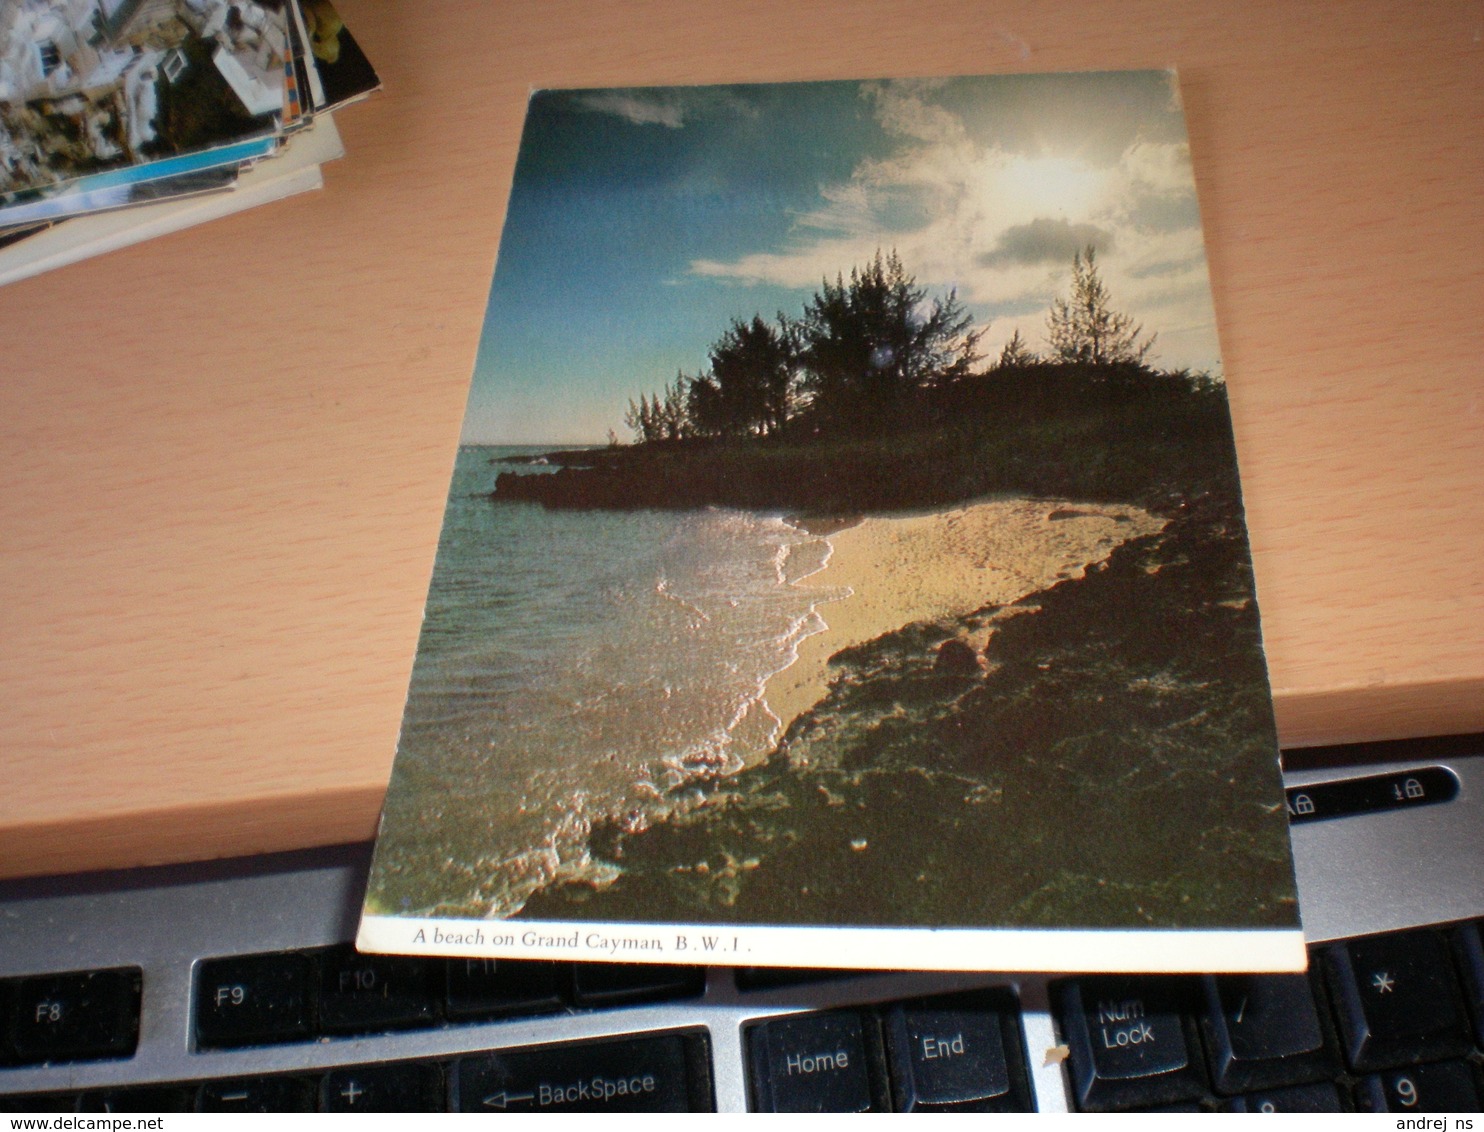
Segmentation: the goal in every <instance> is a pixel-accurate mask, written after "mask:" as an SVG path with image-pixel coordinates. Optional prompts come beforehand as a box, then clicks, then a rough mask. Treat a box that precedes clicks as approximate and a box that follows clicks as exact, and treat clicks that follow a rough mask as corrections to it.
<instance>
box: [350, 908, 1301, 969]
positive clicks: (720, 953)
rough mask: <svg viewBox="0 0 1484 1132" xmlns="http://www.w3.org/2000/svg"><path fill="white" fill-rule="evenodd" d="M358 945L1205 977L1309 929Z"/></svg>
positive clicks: (1271, 959) (619, 937)
mask: <svg viewBox="0 0 1484 1132" xmlns="http://www.w3.org/2000/svg"><path fill="white" fill-rule="evenodd" d="M356 947H357V948H359V949H360V950H362V951H368V952H373V953H380V954H392V955H428V956H445V957H455V958H459V957H462V958H479V959H555V960H564V959H575V960H581V961H585V962H593V961H602V962H609V963H695V964H715V965H720V966H728V967H733V966H735V967H839V968H849V969H856V970H905V971H1058V972H1067V973H1089V972H1097V971H1118V972H1126V973H1130V974H1198V973H1201V972H1206V971H1227V972H1254V973H1256V972H1261V973H1269V972H1292V971H1302V970H1304V969H1305V967H1306V966H1307V955H1306V952H1305V948H1304V935H1303V932H1302V931H1299V930H1296V929H1292V928H1282V929H1271V930H1270V929H1258V928H1246V929H1242V928H1236V929H1229V930H1223V929H1190V928H1168V929H1165V928H1136V929H1121V930H1120V929H1109V930H1098V929H1086V928H1084V929H1057V928H931V927H904V928H879V927H809V926H804V927H800V926H787V927H775V926H758V925H748V924H707V925H696V924H642V923H609V922H603V921H592V920H582V921H577V920H557V921H553V920H450V919H434V918H417V917H411V916H374V915H367V916H363V917H362V919H361V928H360V932H359V933H358V935H357V936H356Z"/></svg>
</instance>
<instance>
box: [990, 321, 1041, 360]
mask: <svg viewBox="0 0 1484 1132" xmlns="http://www.w3.org/2000/svg"><path fill="white" fill-rule="evenodd" d="M1040 360H1041V359H1040V358H1039V357H1037V356H1036V354H1035V352H1034V351H1033V350H1032V349H1031V348H1030V347H1029V346H1027V345H1026V344H1025V339H1024V338H1022V337H1021V336H1020V331H1019V329H1017V330H1016V331H1015V333H1014V334H1012V335H1011V336H1010V341H1008V342H1006V343H1005V345H1004V347H1003V348H1002V349H1001V350H1000V356H999V357H998V358H996V359H995V363H994V366H993V368H994V369H1021V368H1023V367H1025V366H1033V365H1035V364H1036V363H1037V362H1039V361H1040Z"/></svg>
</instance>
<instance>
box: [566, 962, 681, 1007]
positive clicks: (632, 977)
mask: <svg viewBox="0 0 1484 1132" xmlns="http://www.w3.org/2000/svg"><path fill="white" fill-rule="evenodd" d="M705 989H706V969H705V968H704V967H680V966H674V965H671V964H666V963H574V964H572V999H573V1001H574V1002H575V1003H576V1004H577V1005H578V1006H620V1005H623V1004H625V1003H630V1002H653V1001H655V1000H656V999H665V998H694V997H695V996H696V995H699V994H700V993H701V992H702V991H704V990H705Z"/></svg>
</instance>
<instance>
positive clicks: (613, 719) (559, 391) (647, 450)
mask: <svg viewBox="0 0 1484 1132" xmlns="http://www.w3.org/2000/svg"><path fill="white" fill-rule="evenodd" d="M358 943H359V945H360V946H361V947H362V948H363V949H366V950H371V951H383V952H393V953H406V954H443V955H467V956H493V957H509V958H539V959H579V960H610V961H638V962H677V963H715V964H724V965H727V964H729V965H785V966H820V967H857V968H904V969H966V970H967V969H974V970H1062V971H1079V970H1080V971H1086V970H1128V971H1203V970H1232V971H1236V970H1249V971H1259V970H1299V969H1302V968H1303V966H1304V963H1305V957H1304V946H1303V939H1302V934H1301V931H1300V928H1299V917H1298V908H1297V902H1296V896H1295V887H1294V878H1293V868H1292V862H1291V859H1290V853H1289V844H1288V829H1287V820H1286V814H1285V807H1284V797H1283V792H1282V788H1281V782H1280V777H1279V767H1278V752H1277V745H1276V737H1275V730H1274V724H1273V715H1272V708H1271V699H1270V693H1269V688H1268V682H1267V673H1266V666H1265V662H1264V658H1263V653H1262V641H1261V632H1260V626H1259V621H1258V612H1257V605H1256V599H1255V593H1254V584H1253V575H1252V568H1251V559H1250V553H1249V548H1248V541H1247V536H1246V530H1245V524H1244V518H1243V511H1242V502H1241V492H1240V485H1239V481H1238V476H1237V467H1236V457H1235V448H1234V444H1233V439H1232V431H1231V423H1230V418H1229V414H1228V409H1227V399H1226V386H1225V377H1224V373H1223V370H1222V366H1221V360H1220V353H1219V349H1218V343H1217V335H1216V324H1215V317H1214V314H1213V308H1212V301H1211V292H1210V287H1209V282H1208V278H1207V269H1206V260H1205V255H1204V251H1203V245H1202V238H1201V224H1200V215H1199V211H1198V208H1197V202H1196V194H1195V186H1194V181H1193V178H1192V173H1191V167H1190V156H1189V147H1188V145H1187V141H1186V134H1185V128H1184V122H1183V117H1182V114H1181V109H1180V104H1179V98H1178V89H1177V86H1176V83H1175V79H1174V76H1173V75H1172V74H1169V73H1164V72H1128V73H1101V74H1099V73H1091V74H1066V75H1003V76H983V77H968V78H948V79H924V80H917V81H904V80H886V81H864V82H819V83H796V84H776V85H739V86H718V87H689V88H655V89H623V90H545V91H539V92H537V93H536V94H534V95H533V96H532V98H531V100H530V105H529V109H528V113H527V118H526V125H525V131H524V134H523V137H522V142H521V148H520V153H519V159H518V162H517V166H516V171H515V177H514V183H513V186H512V188H511V192H510V199H509V208H508V213H507V219H506V224H505V230H504V235H503V237H502V240H501V244H500V248H499V258H498V265H497V267H496V270H495V275H494V280H493V284H492V287H491V290H490V295H489V301H488V308H487V311H486V314H485V321H484V330H483V335H482V338H481V341H480V346H479V351H478V355H477V360H476V363H475V367H474V374H473V380H472V385H471V390H470V394H469V400H468V406H467V410H466V415H465V419H464V425H463V433H462V438H461V445H460V447H459V450H458V454H457V460H456V462H455V465H454V471H453V478H452V484H451V487H450V490H449V494H448V501H447V508H446V511H445V515H444V523H443V531H442V536H441V538H440V542H439V546H438V553H437V561H436V565H435V567H434V571H433V577H432V582H431V586H430V589H429V594H428V600H427V606H426V612H425V619H424V624H423V629H422V634H421V639H420V641H419V644H418V649H417V655H416V659H415V662H414V666H413V673H412V678H411V684H410V688H409V691H408V697H407V705H406V711H405V715H404V718H403V722H402V729H401V737H400V740H399V743H398V748H397V752H396V759H395V765H394V767H393V771H392V779H391V784H390V789H389V791H388V794H387V798H386V804H385V810H384V813H383V818H382V824H381V831H380V836H379V838H378V841H377V846H376V853H375V859H374V863H373V867H372V871H371V876H370V882H369V888H368V891H367V895H366V900H365V907H364V914H363V918H362V922H361V929H360V934H359V937H358Z"/></svg>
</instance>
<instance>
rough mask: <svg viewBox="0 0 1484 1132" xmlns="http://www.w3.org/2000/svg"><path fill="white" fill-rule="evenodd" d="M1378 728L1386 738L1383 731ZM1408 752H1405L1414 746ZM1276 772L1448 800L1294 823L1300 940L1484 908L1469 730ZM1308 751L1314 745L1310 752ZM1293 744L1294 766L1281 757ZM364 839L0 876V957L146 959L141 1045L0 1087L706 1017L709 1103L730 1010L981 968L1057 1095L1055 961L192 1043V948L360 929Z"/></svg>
mask: <svg viewBox="0 0 1484 1132" xmlns="http://www.w3.org/2000/svg"><path fill="white" fill-rule="evenodd" d="M1379 746H1384V747H1387V748H1391V747H1393V746H1397V745H1391V744H1388V745H1379ZM1419 753H1420V752H1419ZM1303 754H1304V753H1303V752H1291V753H1290V755H1289V757H1288V762H1289V765H1290V769H1289V771H1288V772H1287V773H1286V775H1285V779H1286V781H1287V783H1288V784H1289V785H1290V786H1306V785H1313V784H1314V783H1317V782H1325V781H1337V780H1341V779H1346V778H1357V777H1362V776H1365V775H1370V774H1379V773H1389V772H1395V771H1406V770H1410V769H1413V768H1416V767H1422V766H1444V767H1447V768H1448V769H1450V770H1452V771H1453V773H1454V774H1455V775H1456V776H1457V778H1458V780H1459V785H1460V789H1459V793H1458V797H1457V798H1456V799H1454V800H1453V801H1451V802H1447V803H1443V804H1438V805H1432V806H1423V807H1417V808H1413V809H1406V810H1401V811H1397V812H1387V813H1376V814H1366V815H1357V816H1353V817H1346V818H1337V819H1331V820H1328V821H1321V822H1312V823H1305V824H1299V825H1296V826H1294V828H1293V845H1294V853H1295V858H1296V861H1297V870H1298V883H1299V894H1300V905H1301V908H1302V910H1303V920H1304V927H1305V934H1306V937H1307V939H1308V940H1309V942H1310V943H1322V942H1326V941H1330V940H1335V939H1341V938H1346V937H1349V936H1356V935H1368V934H1372V933H1375V932H1382V931H1392V930H1398V929H1402V928H1408V927H1414V926H1419V925H1423V924H1432V923H1444V922H1450V921H1454V920H1463V919H1473V918H1480V917H1484V738H1481V739H1480V742H1479V745H1477V746H1469V744H1467V743H1466V744H1464V749H1463V753H1461V754H1460V753H1451V754H1447V755H1442V756H1437V757H1423V758H1419V759H1394V760H1391V761H1366V762H1364V763H1362V764H1356V765H1350V766H1346V767H1343V768H1337V767H1333V766H1325V765H1313V766H1304V765H1303V763H1304V759H1303ZM1320 761H1321V762H1322V760H1320ZM1295 763H1298V764H1300V767H1299V768H1298V769H1293V767H1294V764H1295ZM368 859H369V847H368V846H349V847H347V846H341V847H338V848H335V849H330V850H324V851H305V852H302V853H295V854H282V855H278V856H274V857H266V858H261V859H253V860H249V861H245V862H243V861H239V862H226V863H222V862H217V863H211V864H203V865H199V866H174V867H167V868H162V869H148V870H137V871H135V872H128V873H114V874H97V875H92V876H79V877H59V878H50V879H46V880H31V881H18V882H9V883H6V884H0V977H12V976H23V975H32V974H45V973H53V972H63V971H79V970H88V969H97V968H106V967H120V966H138V967H140V968H142V969H143V971H144V999H143V1007H142V1022H141V1029H140V1036H139V1048H138V1051H137V1053H136V1054H135V1056H134V1057H132V1058H129V1059H126V1060H115V1061H92V1062H79V1063H73V1064H66V1065H55V1066H34V1067H23V1068H8V1069H0V1094H8V1093H32V1092H34V1093H42V1092H64V1091H67V1092H70V1091H74V1090H83V1089H97V1088H105V1087H112V1086H126V1085H132V1084H156V1083H163V1082H177V1081H178V1082H189V1081H197V1080H202V1079H209V1078H220V1077H239V1076H255V1075H259V1074H270V1073H283V1072H313V1071H317V1070H324V1069H328V1068H332V1067H335V1066H340V1065H348V1064H359V1063H366V1062H376V1061H394V1060H406V1059H415V1058H433V1059H450V1058H454V1057H458V1056H459V1055H462V1054H469V1053H476V1052H480V1051H486V1050H492V1049H506V1048H518V1047H529V1046H541V1045H549V1044H552V1043H559V1042H568V1041H574V1040H583V1039H594V1038H604V1037H617V1036H622V1035H626V1034H635V1033H648V1032H653V1031H664V1030H696V1029H705V1030H706V1031H707V1032H708V1033H709V1038H710V1045H711V1055H712V1079H713V1085H714V1088H715V1099H716V1107H717V1109H718V1110H719V1111H722V1112H743V1111H746V1110H747V1096H748V1089H747V1081H746V1077H745V1061H746V1058H745V1053H744V1029H745V1027H746V1026H747V1025H748V1024H750V1023H752V1022H754V1021H757V1020H759V1019H763V1018H768V1017H773V1016H777V1015H781V1014H786V1013H791V1012H796V1011H804V1010H822V1009H829V1008H831V1007H836V1006H847V1005H853V1004H861V1005H869V1004H873V1003H882V1002H890V1001H894V1000H897V999H907V998H915V997H919V996H923V995H928V994H939V993H943V992H946V991H954V990H968V989H972V988H977V987H990V986H1009V987H1011V988H1013V989H1014V991H1015V992H1016V994H1017V996H1018V997H1019V1000H1020V1006H1021V1011H1022V1021H1023V1025H1024V1031H1025V1040H1026V1052H1027V1055H1028V1057H1027V1068H1028V1070H1029V1073H1030V1077H1031V1082H1032V1087H1033V1089H1034V1091H1035V1094H1036V1101H1037V1105H1038V1108H1039V1110H1040V1111H1042V1112H1064V1111H1066V1110H1067V1108H1068V1100H1067V1097H1068V1093H1067V1082H1066V1078H1065V1074H1064V1071H1063V1067H1062V1065H1061V1064H1060V1063H1059V1062H1058V1060H1057V1058H1056V1056H1055V1054H1052V1055H1051V1056H1049V1057H1048V1051H1052V1050H1054V1048H1055V1047H1056V1046H1057V1045H1058V1039H1057V1036H1056V1033H1055V1029H1054V1026H1053V1022H1052V1018H1051V1013H1050V1010H1049V1004H1048V992H1047V987H1048V984H1049V983H1050V982H1051V981H1052V980H1054V979H1055V978H1057V977H1058V976H1057V975H1055V974H1047V973H1018V974H982V973H980V974H940V973H911V972H901V973H890V974H870V975H862V976H852V977H849V978H845V979H840V980H836V981H828V982H820V983H812V984H808V985H804V986H796V987H785V988H779V989H771V990H760V991H748V992H742V991H739V990H738V989H737V987H736V985H735V981H734V980H733V978H732V974H731V972H730V971H729V970H727V969H725V968H713V969H711V970H710V971H708V980H707V985H706V990H705V994H704V996H703V997H701V998H699V999H689V1000H685V1001H680V1002H666V1003H659V1004H654V1005H640V1006H632V1007H622V1008H614V1009H594V1010H583V1011H575V1012H567V1013H557V1014H548V1015H541V1016H536V1017H521V1018H512V1019H507V1020H500V1021H491V1022H475V1023H461V1024H450V1025H448V1026H445V1027H442V1028H437V1029H424V1030H406V1031H400V1032H396V1033H391V1034H385V1035H377V1036H371V1037H350V1038H323V1039H317V1040H311V1041H309V1042H303V1043H296V1044H287V1045H274V1046H261V1047H255V1048H250V1049H240V1050H200V1051H197V1050H195V1049H193V1048H192V1035H193V1030H194V1027H193V1024H192V984H193V981H194V969H195V964H196V963H198V962H200V961H201V960H203V959H210V958H215V957H219V956H229V955H247V954H253V953H257V952H266V951H277V950H287V949H293V948H313V947H320V946H324V945H329V944H335V943H341V942H344V941H346V940H349V939H351V938H352V937H353V936H354V933H355V925H356V919H357V916H358V914H359V909H360V900H361V893H362V889H363V886H364V877H365V869H366V864H367V861H368Z"/></svg>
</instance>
